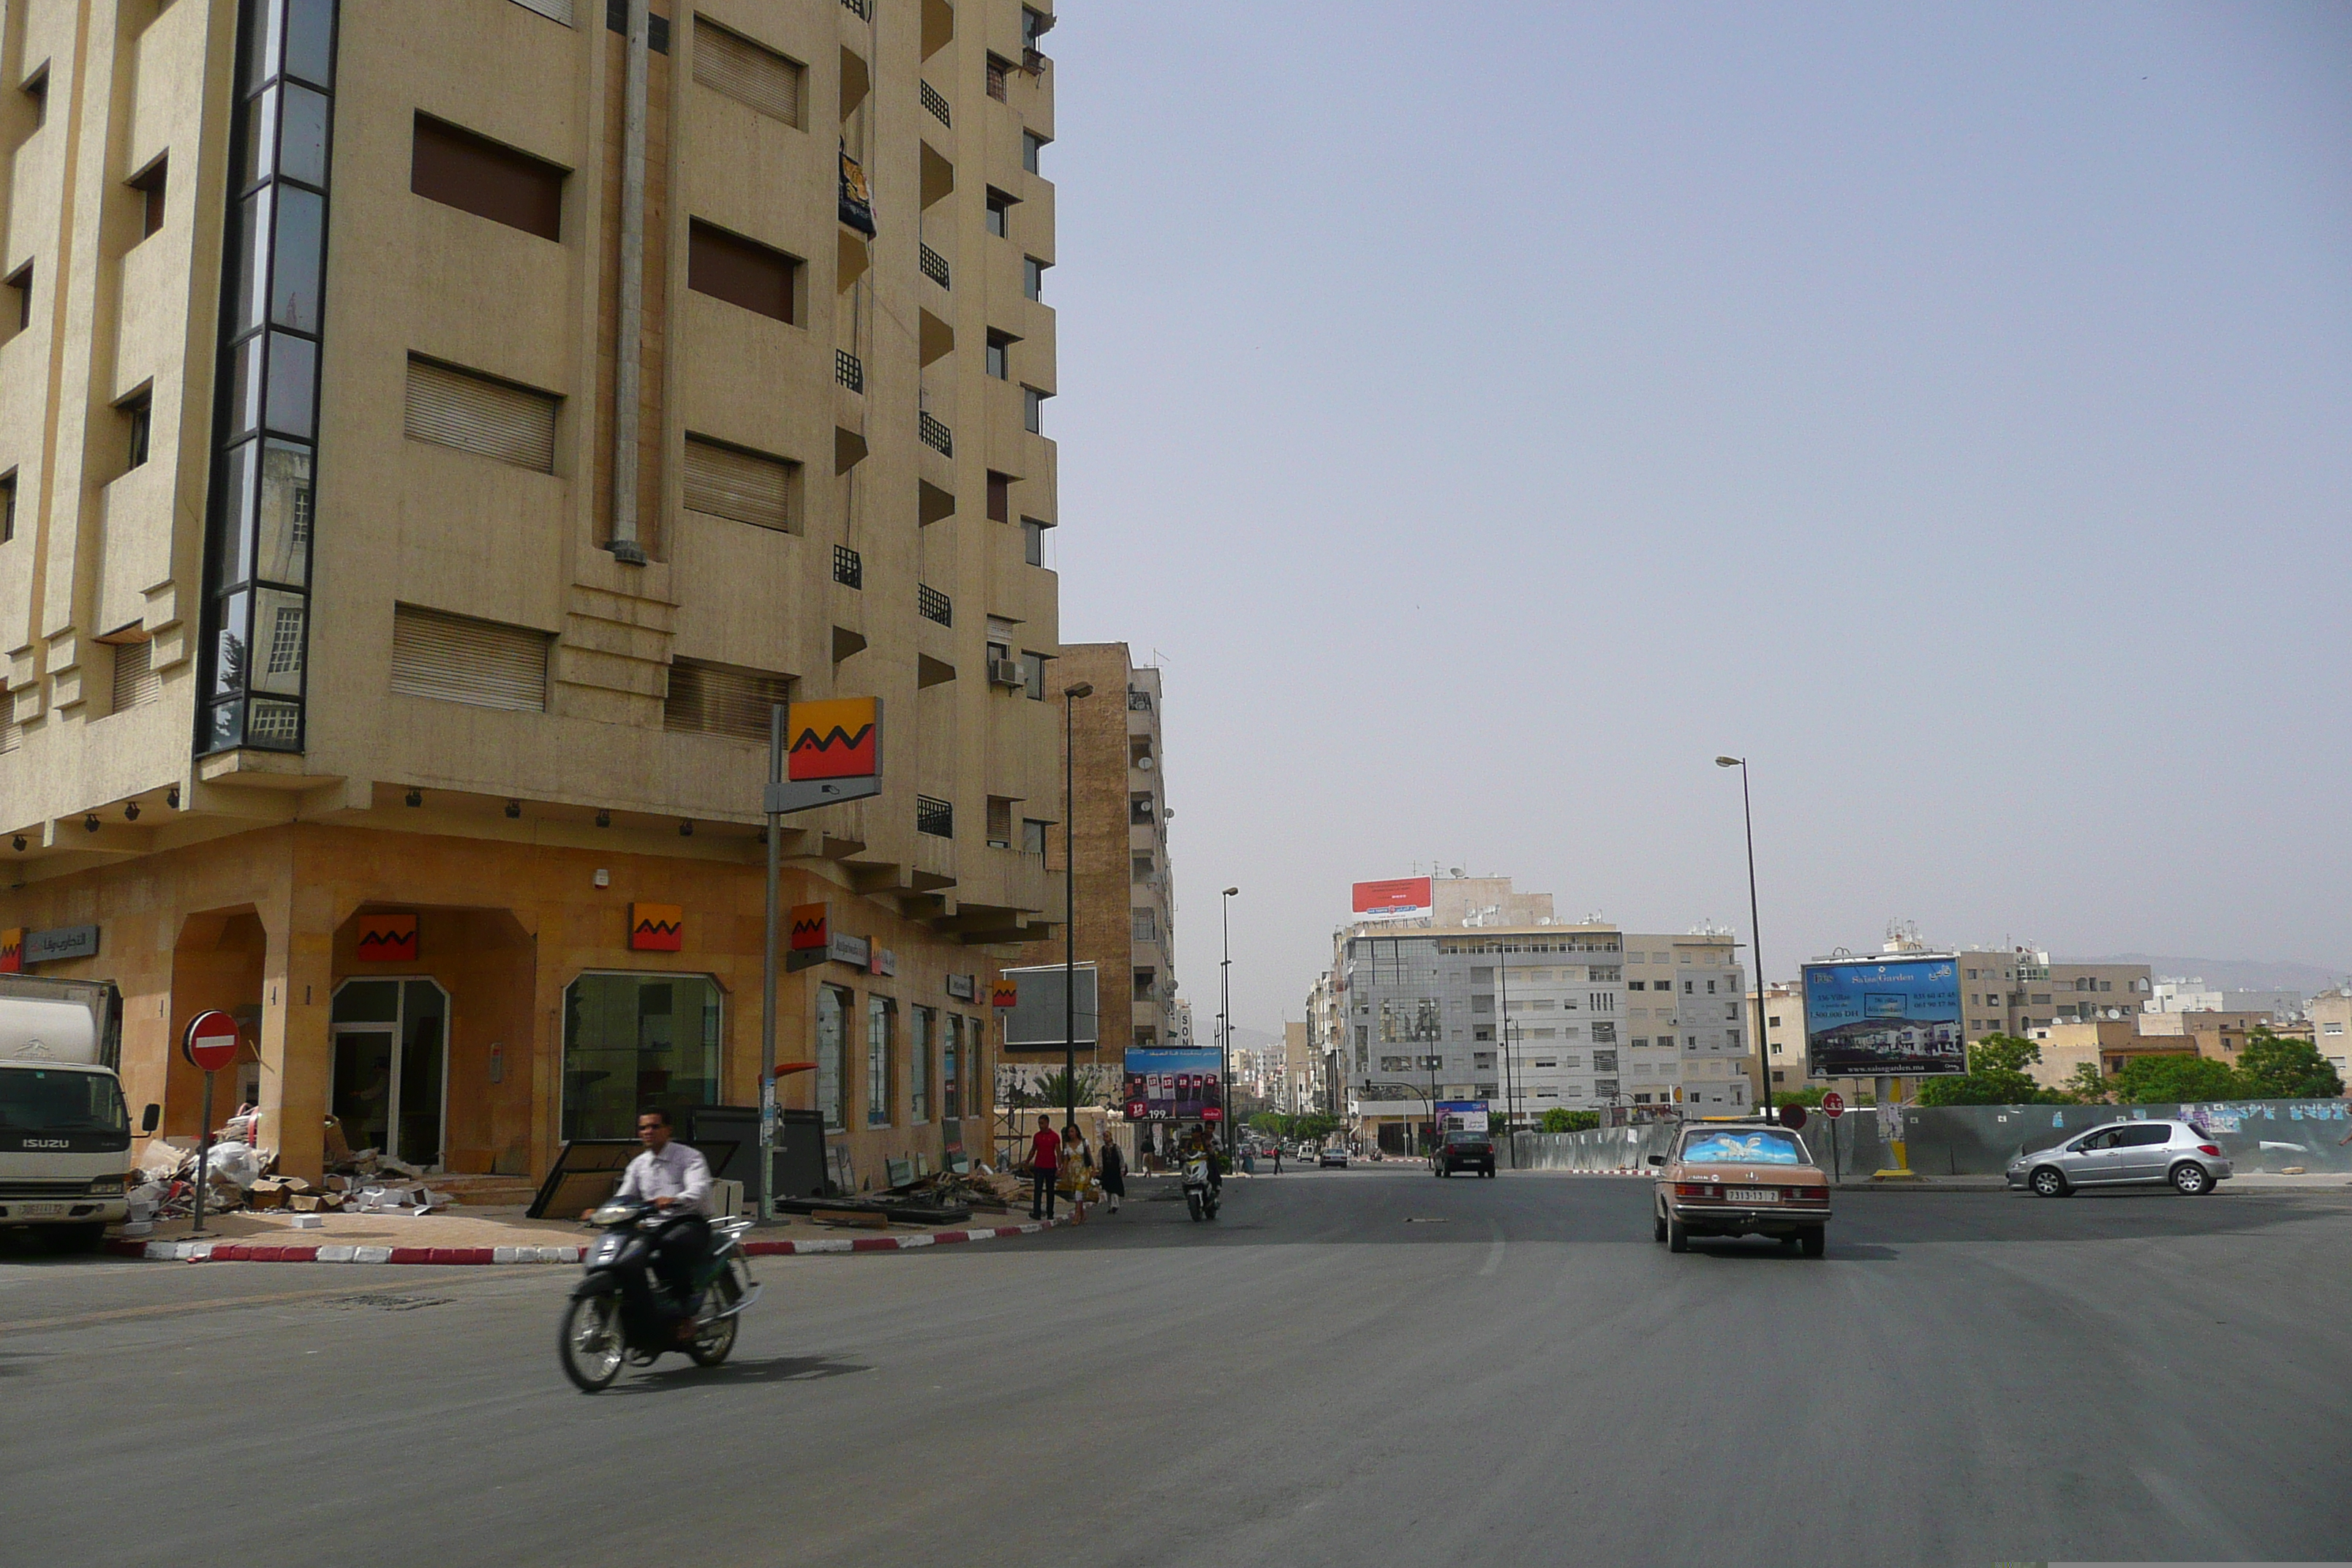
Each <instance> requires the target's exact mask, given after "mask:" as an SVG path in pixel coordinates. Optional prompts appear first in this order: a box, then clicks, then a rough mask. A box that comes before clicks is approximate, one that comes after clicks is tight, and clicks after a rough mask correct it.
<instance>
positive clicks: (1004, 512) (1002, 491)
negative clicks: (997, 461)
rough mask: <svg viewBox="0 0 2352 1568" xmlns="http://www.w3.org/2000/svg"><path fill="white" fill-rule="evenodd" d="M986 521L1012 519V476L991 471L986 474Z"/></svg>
mask: <svg viewBox="0 0 2352 1568" xmlns="http://www.w3.org/2000/svg"><path fill="white" fill-rule="evenodd" d="M988 521H991V522H1011V521H1013V476H1012V475H1011V474H1000V473H995V472H993V471H992V472H991V473H990V474H989V476H988Z"/></svg>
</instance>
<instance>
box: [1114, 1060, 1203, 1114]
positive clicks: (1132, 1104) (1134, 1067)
mask: <svg viewBox="0 0 2352 1568" xmlns="http://www.w3.org/2000/svg"><path fill="white" fill-rule="evenodd" d="M1119 1100H1120V1101H1121V1102H1122V1103H1124V1104H1125V1105H1126V1107H1127V1119H1128V1120H1129V1121H1223V1120H1224V1119H1225V1089H1224V1081H1223V1077H1222V1075H1221V1074H1220V1071H1219V1068H1218V1060H1217V1053H1216V1052H1215V1051H1202V1050H1176V1049H1172V1048H1171V1047H1165V1046H1133V1047H1129V1049H1128V1053H1127V1083H1126V1087H1125V1089H1123V1090H1122V1092H1121V1093H1120V1095H1119Z"/></svg>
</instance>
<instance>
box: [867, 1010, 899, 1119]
mask: <svg viewBox="0 0 2352 1568" xmlns="http://www.w3.org/2000/svg"><path fill="white" fill-rule="evenodd" d="M897 1011H898V1004H897V1003H896V1002H893V1001H891V1000H890V998H888V997H887V996H868V997H867V998H866V1126H868V1127H887V1126H889V1125H890V1121H891V1106H892V1094H893V1085H892V1084H891V1082H890V1025H891V1021H892V1020H891V1015H892V1014H894V1013H895V1012H897Z"/></svg>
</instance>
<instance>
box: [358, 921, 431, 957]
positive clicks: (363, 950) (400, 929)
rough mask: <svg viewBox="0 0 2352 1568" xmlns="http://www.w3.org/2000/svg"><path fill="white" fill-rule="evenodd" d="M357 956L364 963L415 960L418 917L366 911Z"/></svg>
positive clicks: (361, 923) (361, 926) (361, 925)
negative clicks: (368, 913) (368, 912)
mask: <svg viewBox="0 0 2352 1568" xmlns="http://www.w3.org/2000/svg"><path fill="white" fill-rule="evenodd" d="M354 956H355V957H357V958H358V960H359V961H360V962H361V963H415V962H416V917H415V915H362V916H361V917H360V941H359V952H357V953H356V954H355V955H354Z"/></svg>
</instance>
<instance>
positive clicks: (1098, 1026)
mask: <svg viewBox="0 0 2352 1568" xmlns="http://www.w3.org/2000/svg"><path fill="white" fill-rule="evenodd" d="M1094 694H1095V689H1094V686H1093V684H1092V683H1091V682H1088V681H1084V680H1081V681H1079V682H1078V683H1077V684H1076V685H1075V686H1066V687H1064V688H1062V1125H1063V1126H1064V1127H1066V1128H1068V1127H1075V1126H1076V1125H1077V1121H1078V856H1077V820H1078V787H1077V780H1078V722H1077V719H1078V699H1079V698H1081V697H1092V696H1093V695H1094ZM1096 984H1097V987H1098V988H1099V986H1100V984H1101V976H1099V975H1097V977H1096ZM1095 1035H1096V1037H1097V1039H1099V1038H1100V1037H1101V1035H1102V996H1101V994H1100V991H1099V989H1097V994H1096V996H1095Z"/></svg>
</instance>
